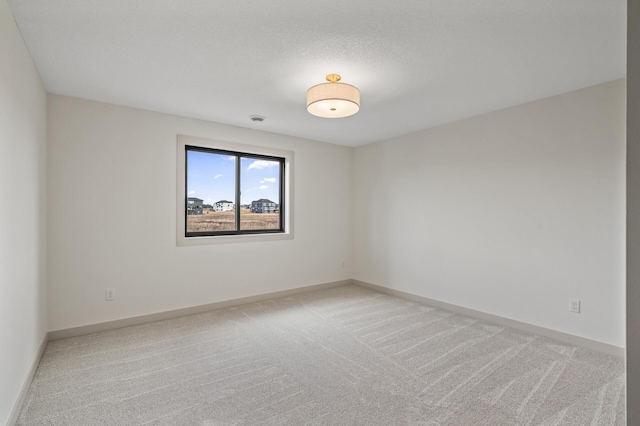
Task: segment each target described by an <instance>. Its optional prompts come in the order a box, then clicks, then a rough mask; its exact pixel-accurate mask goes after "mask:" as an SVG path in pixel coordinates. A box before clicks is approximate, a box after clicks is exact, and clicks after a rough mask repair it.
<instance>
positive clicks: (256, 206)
mask: <svg viewBox="0 0 640 426" xmlns="http://www.w3.org/2000/svg"><path fill="white" fill-rule="evenodd" d="M277 211H278V205H277V204H276V203H274V202H273V201H271V200H267V199H266V198H261V199H259V200H258V201H252V202H251V213H275V212H277Z"/></svg>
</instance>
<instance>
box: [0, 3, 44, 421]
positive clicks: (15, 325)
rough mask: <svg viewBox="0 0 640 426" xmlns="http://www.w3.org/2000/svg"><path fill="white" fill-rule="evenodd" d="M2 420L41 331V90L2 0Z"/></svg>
mask: <svg viewBox="0 0 640 426" xmlns="http://www.w3.org/2000/svg"><path fill="white" fill-rule="evenodd" d="M0 58H1V59H0V199H1V200H2V202H0V342H1V343H0V346H1V348H2V349H0V424H5V423H6V422H7V421H8V420H9V417H10V413H11V410H12V408H13V407H14V404H15V403H16V400H17V398H18V395H19V392H20V390H21V388H22V385H23V383H24V381H25V379H26V378H27V376H28V372H29V369H30V367H31V364H32V363H33V362H34V359H35V357H36V354H37V352H38V348H39V346H40V343H41V342H42V340H43V339H44V336H45V333H46V331H47V318H46V317H47V312H46V308H47V302H46V296H47V293H46V263H45V262H46V226H45V225H46V181H45V178H46V169H45V167H46V159H45V158H46V128H47V127H46V126H47V123H46V119H47V112H46V109H47V95H46V92H45V90H44V87H43V85H42V83H41V81H40V77H39V76H38V73H37V71H36V69H35V67H34V64H33V62H32V61H31V57H30V56H29V52H28V51H27V49H26V47H25V45H24V43H23V41H22V37H21V36H20V33H19V32H18V29H17V27H16V25H15V22H14V20H13V16H12V15H11V12H10V10H9V7H8V6H7V3H6V2H5V1H4V0H0Z"/></svg>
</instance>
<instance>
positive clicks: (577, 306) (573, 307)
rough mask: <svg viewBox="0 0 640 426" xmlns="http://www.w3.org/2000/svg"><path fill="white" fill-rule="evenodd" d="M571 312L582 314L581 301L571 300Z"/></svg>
mask: <svg viewBox="0 0 640 426" xmlns="http://www.w3.org/2000/svg"><path fill="white" fill-rule="evenodd" d="M569 312H573V313H575V314H579V313H580V299H569Z"/></svg>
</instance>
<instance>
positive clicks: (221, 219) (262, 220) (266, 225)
mask: <svg viewBox="0 0 640 426" xmlns="http://www.w3.org/2000/svg"><path fill="white" fill-rule="evenodd" d="M235 215H236V212H235V211H228V212H214V211H213V210H210V209H205V210H204V214H199V215H189V216H187V232H209V231H233V230H235V220H236V217H235ZM278 220H279V215H278V213H251V212H250V211H249V210H248V209H241V210H240V225H241V226H240V229H243V230H246V229H278V228H279V223H278Z"/></svg>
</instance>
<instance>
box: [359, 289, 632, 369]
mask: <svg viewBox="0 0 640 426" xmlns="http://www.w3.org/2000/svg"><path fill="white" fill-rule="evenodd" d="M351 281H352V282H353V284H355V285H359V286H360V287H365V288H368V289H371V290H375V291H379V292H380V293H386V294H389V295H391V296H396V297H401V298H403V299H407V300H411V301H413V302H418V303H422V304H425V305H429V306H433V307H435V308H440V309H444V310H447V311H451V312H455V313H457V314H461V315H465V316H468V317H472V318H477V319H479V320H482V321H486V322H490V323H493V324H496V325H500V326H503V327H509V328H515V329H516V330H521V331H525V332H527V333H533V334H538V335H540V336H544V337H548V338H550V339H553V340H557V341H559V342H562V343H565V344H569V345H574V346H580V347H583V348H587V349H591V350H594V351H597V352H601V353H605V354H607V355H613V356H616V357H618V358H624V357H625V349H624V348H621V347H619V346H615V345H610V344H608V343H604V342H599V341H597V340H591V339H587V338H585V337H580V336H575V335H573V334H568V333H563V332H561V331H557V330H552V329H550V328H544V327H540V326H537V325H533V324H528V323H526V322H521V321H517V320H513V319H510V318H505V317H501V316H498V315H493V314H488V313H486V312H481V311H476V310H474V309H469V308H464V307H462V306H457V305H452V304H451V303H446V302H441V301H440V300H435V299H429V298H428V297H423V296H418V295H416V294H412V293H407V292H404V291H400V290H395V289H392V288H388V287H383V286H380V285H377V284H371V283H368V282H365V281H360V280H351Z"/></svg>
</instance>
